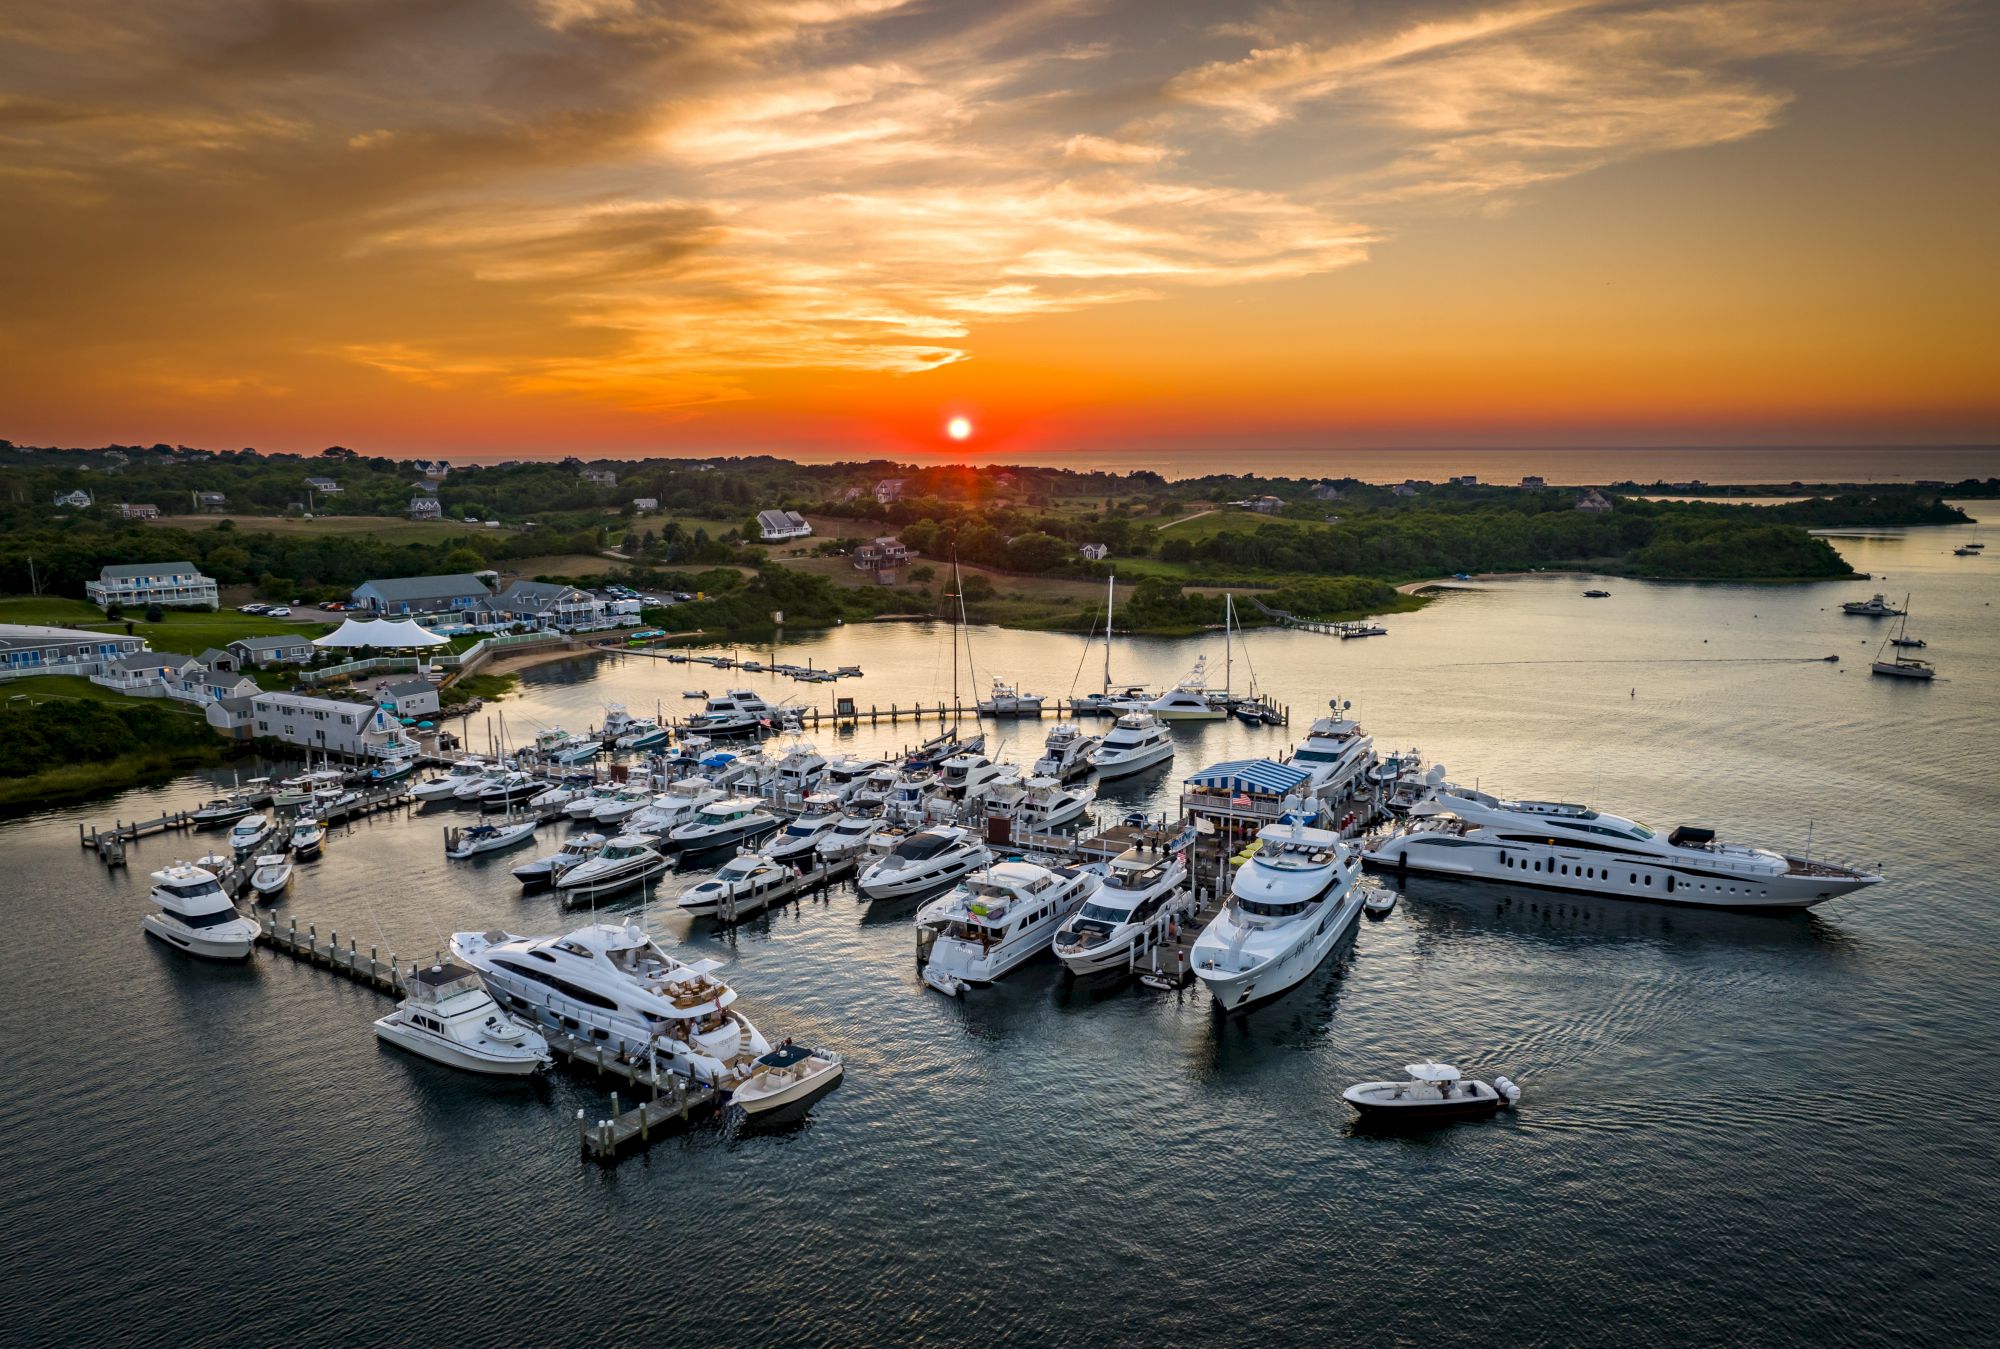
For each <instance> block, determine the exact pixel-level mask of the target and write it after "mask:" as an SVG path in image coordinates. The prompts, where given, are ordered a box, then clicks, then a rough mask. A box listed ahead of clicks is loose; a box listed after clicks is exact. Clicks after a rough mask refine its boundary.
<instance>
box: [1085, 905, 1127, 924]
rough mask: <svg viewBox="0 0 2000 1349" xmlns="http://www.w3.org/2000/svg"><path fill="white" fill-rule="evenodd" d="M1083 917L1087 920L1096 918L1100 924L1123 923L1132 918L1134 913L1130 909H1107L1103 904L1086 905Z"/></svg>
mask: <svg viewBox="0 0 2000 1349" xmlns="http://www.w3.org/2000/svg"><path fill="white" fill-rule="evenodd" d="M1083 916H1084V917H1085V918H1095V919H1096V920H1097V921H1098V922H1100V923H1122V922H1124V921H1125V920H1126V919H1127V918H1130V917H1131V916H1132V911H1131V910H1130V909H1112V908H1107V907H1105V906H1104V905H1102V904H1085V905H1084V906H1083Z"/></svg>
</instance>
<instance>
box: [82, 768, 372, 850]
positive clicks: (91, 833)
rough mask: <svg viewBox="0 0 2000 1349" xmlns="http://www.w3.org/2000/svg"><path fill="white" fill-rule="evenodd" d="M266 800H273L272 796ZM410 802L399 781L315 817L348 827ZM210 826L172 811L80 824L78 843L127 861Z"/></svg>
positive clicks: (189, 813)
mask: <svg viewBox="0 0 2000 1349" xmlns="http://www.w3.org/2000/svg"><path fill="white" fill-rule="evenodd" d="M264 799H265V800H266V801H268V800H270V796H269V794H268V793H267V794H266V795H265V797H264ZM409 801H410V788H409V786H408V784H407V782H395V783H391V784H389V785H388V786H386V787H377V788H374V789H373V790H370V791H362V792H357V793H356V795H355V799H354V800H353V801H349V802H346V803H344V804H342V805H338V806H330V807H328V808H327V809H325V810H323V811H319V812H317V814H316V816H315V818H317V819H321V820H325V821H326V822H327V823H328V824H345V823H346V822H347V821H349V820H352V819H358V818H359V817H361V816H363V815H373V814H374V813H376V812H377V811H382V810H394V809H395V808H397V807H398V806H403V805H407V804H408V803H409ZM302 806H303V803H302ZM206 823H207V821H203V820H197V819H196V818H195V817H194V812H193V811H188V810H170V811H167V812H166V813H165V814H162V815H159V816H156V817H154V818H153V819H150V820H115V821H113V822H112V825H111V827H110V828H109V829H101V828H98V827H97V826H95V825H85V824H83V823H82V822H81V821H78V823H77V826H76V841H77V842H78V843H79V844H81V845H82V846H83V847H86V848H89V849H91V850H92V851H94V852H96V853H97V854H98V856H100V857H105V858H106V859H107V860H110V856H111V855H113V854H115V855H116V857H117V860H119V861H123V860H124V848H123V845H124V844H126V843H136V842H138V841H139V840H140V839H142V838H150V837H152V836H153V835H155V834H165V833H172V832H184V831H186V830H189V829H199V828H202V827H203V826H204V824H206ZM223 823H234V821H227V822H224V821H217V822H216V824H217V826H218V827H220V825H222V824H223Z"/></svg>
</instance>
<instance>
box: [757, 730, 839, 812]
mask: <svg viewBox="0 0 2000 1349" xmlns="http://www.w3.org/2000/svg"><path fill="white" fill-rule="evenodd" d="M826 768H827V762H826V756H825V755H824V754H821V753H820V752H819V751H818V750H817V749H815V748H814V747H813V746H812V745H811V744H809V743H808V742H806V741H803V740H800V741H796V742H794V743H793V744H792V745H791V747H790V748H789V749H787V750H786V752H785V754H784V757H782V758H780V759H779V760H778V766H777V767H776V768H774V769H773V770H772V772H771V784H772V786H774V787H776V788H777V790H778V791H779V793H780V794H781V799H790V800H795V801H796V800H803V799H804V798H805V797H806V796H807V795H809V794H810V793H812V792H813V791H815V790H817V788H818V787H819V780H820V779H821V778H822V777H824V776H825V775H826Z"/></svg>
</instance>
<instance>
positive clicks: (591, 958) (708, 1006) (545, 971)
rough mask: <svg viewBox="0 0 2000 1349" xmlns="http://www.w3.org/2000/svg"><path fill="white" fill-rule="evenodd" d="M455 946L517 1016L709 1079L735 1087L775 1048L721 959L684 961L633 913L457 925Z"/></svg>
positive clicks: (458, 954)
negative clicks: (562, 922) (521, 930)
mask: <svg viewBox="0 0 2000 1349" xmlns="http://www.w3.org/2000/svg"><path fill="white" fill-rule="evenodd" d="M451 951H452V955H453V957H454V958H455V959H457V960H459V961H461V962H462V963H464V964H465V965H468V966H470V967H471V968H472V969H473V970H476V971H477V972H478V974H479V977H480V979H481V981H482V982H483V983H485V985H486V988H487V991H488V992H490V993H491V994H492V995H493V1000H494V1001H495V1002H497V1003H499V1004H500V1006H501V1007H502V1008H503V1009H504V1010H506V1011H507V1012H509V1013H510V1014H512V1015H515V1016H519V1017H523V1018H527V1019H531V1020H533V1021H534V1022H536V1023H537V1024H539V1025H540V1026H542V1027H544V1028H546V1029H547V1030H550V1031H553V1032H556V1033H558V1034H561V1035H565V1036H574V1037H576V1038H578V1039H583V1040H587V1041H590V1042H593V1043H597V1044H602V1045H603V1046H604V1047H605V1048H606V1049H608V1050H610V1051H612V1052H614V1053H620V1054H630V1055H633V1056H635V1057H637V1058H640V1059H644V1058H646V1057H647V1056H648V1055H649V1054H657V1055H658V1058H659V1062H660V1063H661V1064H662V1065H663V1066H666V1065H670V1066H671V1067H672V1068H673V1070H674V1071H675V1072H677V1073H682V1074H685V1075H688V1076H691V1077H693V1078H695V1079H696V1080H698V1081H701V1082H706V1083H714V1084H717V1085H720V1086H724V1087H730V1086H734V1085H735V1084H736V1083H738V1082H741V1081H743V1080H745V1079H746V1078H748V1077H749V1076H750V1075H751V1073H752V1072H753V1071H754V1064H755V1061H756V1060H757V1059H758V1058H759V1057H760V1056H762V1055H764V1054H768V1053H770V1052H771V1045H770V1042H769V1041H767V1040H765V1038H764V1037H763V1035H762V1034H761V1033H759V1031H758V1030H757V1028H756V1027H755V1026H753V1025H752V1024H751V1023H750V1020H749V1018H747V1017H745V1016H744V1015H743V1014H742V1013H741V1012H739V1011H737V1010H736V1008H735V1006H734V1004H735V1002H736V990H735V989H733V988H731V987H730V986H729V985H728V984H726V983H724V982H723V981H722V980H720V979H717V978H715V977H714V973H715V971H716V970H718V969H720V968H722V966H721V963H720V962H719V961H714V960H698V961H695V962H693V963H688V962H684V961H681V960H676V959H675V958H674V957H673V956H670V955H668V954H667V953H666V952H665V951H664V950H662V949H661V948H660V945H659V944H658V943H657V942H655V941H654V940H653V939H652V938H651V937H650V936H648V935H647V934H646V930H645V929H644V928H642V927H640V926H639V924H638V923H637V922H634V921H632V920H630V919H627V920H626V921H625V922H624V923H622V924H614V923H593V924H591V925H590V926H588V927H580V928H578V929H577V930H576V931H574V932H571V933H568V934H566V935H561V936H550V937H522V936H516V935H515V934H514V933H511V932H499V931H495V932H455V933H453V934H452V938H451Z"/></svg>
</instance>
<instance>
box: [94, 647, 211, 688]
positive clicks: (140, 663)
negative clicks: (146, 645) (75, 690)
mask: <svg viewBox="0 0 2000 1349" xmlns="http://www.w3.org/2000/svg"><path fill="white" fill-rule="evenodd" d="M200 669H201V662H200V661H198V660H196V659H195V658H194V657H193V656H179V655H175V654H174V653H173V652H171V651H134V652H132V653H131V654H130V655H125V656H119V657H117V658H116V659H115V660H108V661H106V662H104V669H103V670H102V671H101V672H99V673H97V674H94V675H92V676H91V677H90V682H91V683H93V684H102V685H103V686H104V687H105V688H107V689H116V690H118V692H120V693H125V694H130V695H132V696H133V697H137V698H164V697H167V696H169V695H170V694H171V693H172V691H173V689H174V688H175V686H176V685H177V684H178V681H179V680H181V679H182V678H184V677H185V676H187V675H188V674H190V673H192V672H196V671H199V670H200Z"/></svg>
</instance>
